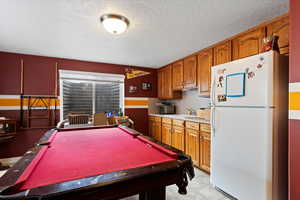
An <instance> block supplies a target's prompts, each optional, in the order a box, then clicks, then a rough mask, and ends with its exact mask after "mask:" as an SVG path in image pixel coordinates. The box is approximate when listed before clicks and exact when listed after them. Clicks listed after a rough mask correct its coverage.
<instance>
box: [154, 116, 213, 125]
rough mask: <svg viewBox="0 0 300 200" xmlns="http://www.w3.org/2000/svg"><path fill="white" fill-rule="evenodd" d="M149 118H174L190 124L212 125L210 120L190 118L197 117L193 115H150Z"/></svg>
mask: <svg viewBox="0 0 300 200" xmlns="http://www.w3.org/2000/svg"><path fill="white" fill-rule="evenodd" d="M149 116H156V117H167V118H172V119H180V120H184V121H190V122H197V123H204V124H210V121H209V120H205V119H191V118H189V117H196V116H193V115H184V114H165V115H162V114H149Z"/></svg>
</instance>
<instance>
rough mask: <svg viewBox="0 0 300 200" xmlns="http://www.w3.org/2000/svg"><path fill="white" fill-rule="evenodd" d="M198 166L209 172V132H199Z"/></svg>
mask: <svg viewBox="0 0 300 200" xmlns="http://www.w3.org/2000/svg"><path fill="white" fill-rule="evenodd" d="M200 168H201V169H203V170H205V171H207V172H210V134H209V133H205V132H201V133H200Z"/></svg>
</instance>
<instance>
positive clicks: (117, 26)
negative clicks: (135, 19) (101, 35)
mask: <svg viewBox="0 0 300 200" xmlns="http://www.w3.org/2000/svg"><path fill="white" fill-rule="evenodd" d="M100 22H101V23H102V24H103V26H104V28H105V29H106V30H107V31H108V32H109V33H111V34H114V35H117V34H121V33H123V32H125V31H126V30H127V28H128V26H129V20H128V19H127V18H126V17H124V16H121V15H116V14H105V15H102V16H101V17H100Z"/></svg>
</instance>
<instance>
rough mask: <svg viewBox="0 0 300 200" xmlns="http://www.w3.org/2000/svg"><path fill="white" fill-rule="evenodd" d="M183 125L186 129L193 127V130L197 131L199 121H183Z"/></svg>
mask: <svg viewBox="0 0 300 200" xmlns="http://www.w3.org/2000/svg"><path fill="white" fill-rule="evenodd" d="M185 127H186V128H188V129H193V130H197V131H199V123H197V122H189V121H186V122H185Z"/></svg>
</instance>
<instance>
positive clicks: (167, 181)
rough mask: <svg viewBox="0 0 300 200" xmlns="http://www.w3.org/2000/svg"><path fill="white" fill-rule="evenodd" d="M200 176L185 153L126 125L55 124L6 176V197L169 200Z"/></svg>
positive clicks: (2, 192) (0, 195) (2, 195)
mask: <svg viewBox="0 0 300 200" xmlns="http://www.w3.org/2000/svg"><path fill="white" fill-rule="evenodd" d="M188 176H189V178H190V179H192V178H193V177H194V168H193V163H192V161H191V158H190V157H189V156H188V155H185V154H184V153H183V152H181V151H179V150H177V149H174V148H172V147H170V146H167V145H164V144H161V143H160V142H158V141H156V140H154V139H152V138H149V137H147V136H144V135H143V134H141V133H139V132H137V131H135V130H133V129H129V128H127V127H123V126H101V127H99V126H98V127H83V128H68V129H52V130H49V131H48V132H46V133H45V134H44V135H43V137H42V138H41V139H40V141H39V142H38V143H37V144H36V146H35V147H34V148H32V149H30V150H29V151H28V152H26V153H25V155H24V156H23V157H22V159H21V160H20V161H19V162H17V163H16V164H15V165H14V166H13V167H12V168H10V169H9V170H8V171H7V173H6V174H5V175H4V176H3V177H1V178H0V199H39V200H40V199H57V200H58V199H60V200H61V199H64V200H69V199H70V200H71V199H72V200H75V199H82V200H87V199H97V200H99V199H119V198H123V197H127V196H131V195H135V194H139V198H140V199H144V200H150V199H153V200H154V199H155V200H161V199H165V198H166V197H165V196H166V195H165V193H166V190H165V188H166V186H168V185H172V184H176V185H177V186H178V192H179V193H180V194H186V193H187V190H186V187H187V185H188Z"/></svg>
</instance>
